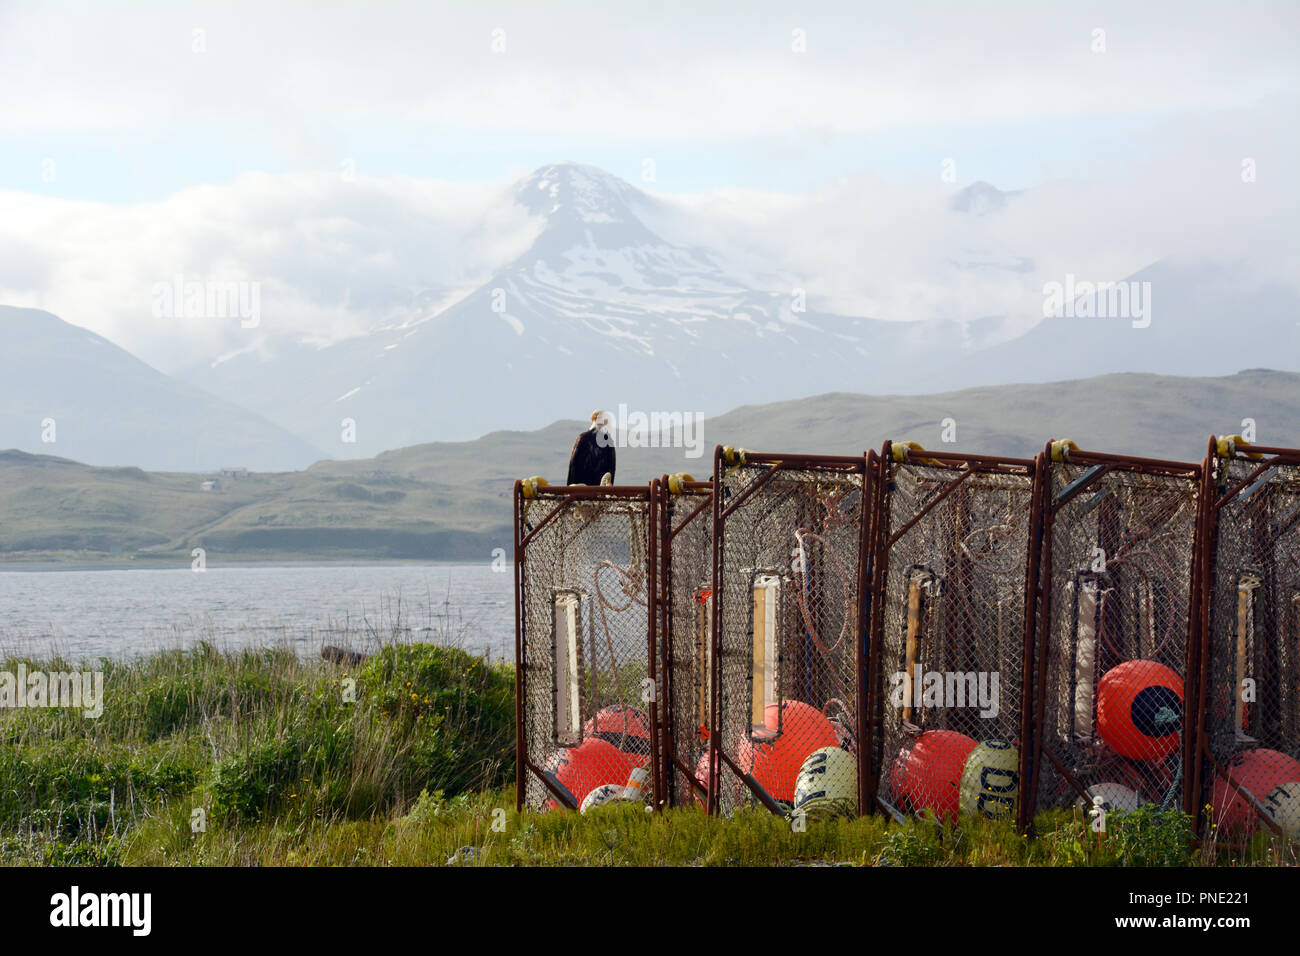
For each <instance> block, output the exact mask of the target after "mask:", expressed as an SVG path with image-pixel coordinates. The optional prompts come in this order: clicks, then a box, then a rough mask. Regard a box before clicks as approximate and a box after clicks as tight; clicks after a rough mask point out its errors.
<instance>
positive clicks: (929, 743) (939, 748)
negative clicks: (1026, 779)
mask: <svg viewBox="0 0 1300 956" xmlns="http://www.w3.org/2000/svg"><path fill="white" fill-rule="evenodd" d="M977 746H979V744H978V743H977V742H976V741H975V740H974V739H972V738H970V737H967V736H966V735H965V734H961V733H958V732H957V731H955V730H927V731H926V732H925V733H923V734H921V736H919V737H917V738H916V741H915V743H913V744H912V746H911V747H910V748H904V749H903V750H901V751H899V754H898V758H897V759H896V760H895V761H894V765H893V767H891V768H890V771H889V784H890V786H891V787H892V788H893V790H894V793H895V794H897V795H898V796H899V797H901V798H902V799H903V801H904V802H905V803H906V804H907V806H908V808H909V809H911V810H912V811H913V812H916V813H919V812H920V811H922V810H933V811H934V812H935V815H936V816H937V817H938V818H939V819H940V820H947V821H951V822H954V823H955V822H956V820H957V807H958V803H959V797H960V795H961V775H962V771H963V770H965V769H966V761H967V760H968V759H969V758H970V755H971V751H973V750H974V749H975V748H976V747H977Z"/></svg>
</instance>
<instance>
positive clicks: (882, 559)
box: [869, 442, 1036, 823]
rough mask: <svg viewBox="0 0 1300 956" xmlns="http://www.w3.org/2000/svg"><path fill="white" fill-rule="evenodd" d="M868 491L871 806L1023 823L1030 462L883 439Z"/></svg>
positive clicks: (1031, 493)
mask: <svg viewBox="0 0 1300 956" xmlns="http://www.w3.org/2000/svg"><path fill="white" fill-rule="evenodd" d="M878 467H879V469H880V476H879V479H878V481H877V482H876V488H877V499H878V502H879V504H878V518H877V520H876V528H875V531H874V533H873V554H874V560H873V561H872V570H873V577H872V600H871V604H870V606H871V609H872V611H873V612H874V613H872V614H871V617H870V622H871V623H870V629H871V649H872V653H871V656H872V660H873V662H875V666H874V667H873V673H872V677H871V682H870V685H869V686H870V687H871V688H872V691H871V698H872V699H871V703H870V713H871V715H872V722H873V726H874V728H875V730H874V741H873V747H872V755H871V761H870V774H869V778H870V781H871V783H872V785H873V791H874V795H875V797H876V802H877V805H878V807H879V808H881V809H884V810H886V811H887V812H889V813H890V814H892V815H895V816H905V815H907V814H913V813H917V814H927V815H933V816H934V817H936V818H938V819H940V820H944V821H948V822H956V821H957V820H958V819H959V818H970V817H974V816H985V817H996V818H1003V819H1011V820H1018V821H1019V822H1022V823H1023V818H1024V813H1025V809H1024V805H1023V801H1022V799H1021V797H1022V793H1021V791H1022V781H1024V780H1026V779H1028V776H1029V774H1028V762H1029V757H1030V754H1029V752H1028V750H1027V748H1025V747H1024V741H1025V740H1026V739H1028V737H1029V734H1028V732H1027V727H1026V724H1025V721H1026V720H1027V717H1028V710H1027V708H1026V707H1025V693H1024V691H1025V688H1024V674H1025V655H1026V652H1027V640H1026V633H1027V628H1026V618H1027V615H1028V614H1029V613H1031V612H1030V607H1029V605H1028V604H1027V600H1028V597H1029V592H1030V588H1029V582H1032V581H1033V580H1034V574H1035V565H1034V563H1033V560H1034V558H1035V557H1036V549H1035V548H1033V547H1031V527H1032V518H1033V516H1034V500H1035V493H1036V492H1035V485H1034V473H1035V462H1034V461H1032V460H1029V459H1015V458H997V457H987V456H974V455H961V454H954V453H947V452H931V451H924V450H921V449H917V448H908V447H905V446H903V445H900V444H893V443H889V442H887V443H886V444H885V446H884V448H883V450H882V454H881V456H880V459H879V464H878Z"/></svg>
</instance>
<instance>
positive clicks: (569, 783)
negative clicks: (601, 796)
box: [546, 737, 644, 809]
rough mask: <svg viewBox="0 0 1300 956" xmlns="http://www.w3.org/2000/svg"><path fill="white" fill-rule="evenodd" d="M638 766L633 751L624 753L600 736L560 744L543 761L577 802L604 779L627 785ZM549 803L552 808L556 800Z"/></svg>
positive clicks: (585, 797)
mask: <svg viewBox="0 0 1300 956" xmlns="http://www.w3.org/2000/svg"><path fill="white" fill-rule="evenodd" d="M643 763H644V761H643ZM638 766H641V764H638V763H637V761H636V759H635V758H634V757H633V755H632V754H625V753H623V752H622V751H621V750H619V749H618V748H617V747H615V746H614V745H613V744H611V743H608V742H607V741H604V740H601V739H600V738H599V737H588V738H587V739H586V740H584V741H583V742H582V743H580V744H578V746H576V747H561V748H560V749H559V750H557V751H556V752H555V753H553V754H551V758H550V759H549V760H548V761H547V762H546V769H547V770H549V771H550V772H551V773H553V774H555V777H556V779H557V780H559V781H560V783H562V784H564V785H565V786H566V787H567V788H568V789H569V792H570V793H572V794H573V797H574V799H575V800H577V801H578V805H579V806H581V805H582V801H583V800H585V799H587V794H589V793H591V791H593V790H595V789H596V788H597V787H600V786H604V785H605V784H607V783H609V784H617V785H618V786H620V787H623V786H626V785H627V778H628V777H629V776H631V774H632V770H633V768H635V767H638ZM549 806H550V808H551V809H555V808H556V807H557V806H558V804H557V803H556V802H555V801H554V800H552V801H551V802H550V804H549Z"/></svg>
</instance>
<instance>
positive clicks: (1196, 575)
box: [1020, 441, 1253, 832]
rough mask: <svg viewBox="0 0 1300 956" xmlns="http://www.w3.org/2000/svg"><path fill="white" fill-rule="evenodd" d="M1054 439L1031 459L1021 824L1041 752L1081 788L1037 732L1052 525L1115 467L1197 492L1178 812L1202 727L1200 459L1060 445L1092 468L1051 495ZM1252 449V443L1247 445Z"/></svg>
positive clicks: (1188, 808)
mask: <svg viewBox="0 0 1300 956" xmlns="http://www.w3.org/2000/svg"><path fill="white" fill-rule="evenodd" d="M1053 444H1054V443H1053V442H1051V441H1049V442H1047V444H1046V445H1045V447H1044V449H1043V451H1041V452H1040V453H1039V454H1038V456H1037V458H1036V459H1035V462H1036V477H1037V481H1038V484H1039V485H1040V492H1039V495H1038V496H1037V500H1036V501H1035V507H1036V508H1037V509H1039V515H1038V518H1037V521H1036V523H1035V524H1034V531H1033V533H1034V535H1035V536H1036V540H1035V542H1034V547H1035V548H1036V549H1037V552H1038V556H1037V563H1038V568H1037V575H1038V578H1037V586H1036V587H1035V588H1034V589H1033V592H1034V593H1033V595H1032V596H1031V600H1033V601H1035V602H1036V603H1037V613H1035V614H1031V615H1030V617H1029V628H1030V630H1029V631H1028V633H1027V634H1026V653H1027V654H1029V653H1030V652H1032V654H1033V658H1034V664H1035V666H1034V667H1033V668H1032V669H1027V670H1026V672H1025V680H1026V684H1027V685H1028V684H1029V683H1030V682H1032V685H1033V686H1032V687H1029V686H1027V687H1026V693H1028V694H1032V697H1031V699H1032V700H1033V704H1034V707H1033V721H1032V726H1031V727H1028V728H1026V729H1027V730H1029V731H1030V733H1031V734H1032V751H1033V753H1032V759H1031V761H1030V763H1029V777H1028V779H1025V778H1022V781H1021V783H1022V787H1024V788H1025V789H1024V790H1023V791H1022V792H1023V793H1024V794H1025V796H1024V798H1022V800H1021V807H1022V811H1023V812H1022V820H1021V821H1020V822H1021V825H1022V828H1023V829H1024V830H1025V832H1029V831H1030V830H1031V829H1032V825H1033V816H1034V813H1035V811H1036V810H1037V807H1038V796H1039V782H1040V778H1041V773H1042V768H1043V757H1044V756H1045V757H1046V758H1047V759H1048V761H1049V762H1051V763H1052V764H1053V765H1054V766H1055V768H1056V769H1057V771H1058V772H1060V773H1061V775H1062V777H1063V778H1064V779H1065V781H1066V782H1067V783H1068V784H1070V786H1071V787H1073V788H1074V789H1075V790H1076V791H1077V792H1078V793H1079V795H1080V796H1086V793H1085V789H1086V788H1085V787H1084V786H1083V784H1082V783H1081V782H1080V781H1079V780H1078V779H1077V778H1076V777H1075V776H1074V775H1073V774H1072V773H1070V772H1069V769H1068V768H1067V767H1066V766H1065V764H1064V763H1063V762H1062V761H1061V760H1060V759H1059V758H1058V757H1057V755H1056V754H1055V753H1054V752H1053V751H1052V749H1051V748H1050V747H1047V746H1045V743H1044V740H1043V737H1044V732H1043V728H1044V705H1045V698H1046V696H1047V693H1046V689H1047V668H1048V662H1049V646H1048V642H1049V640H1050V636H1051V626H1052V613H1053V609H1052V531H1053V526H1054V522H1055V519H1056V516H1057V513H1058V511H1059V510H1060V509H1061V508H1062V507H1063V506H1064V505H1065V504H1067V503H1068V502H1069V501H1071V500H1073V498H1074V497H1076V496H1077V494H1078V493H1079V492H1081V491H1083V490H1084V489H1085V488H1086V487H1087V486H1088V485H1091V484H1092V483H1094V482H1096V481H1097V480H1099V479H1100V478H1102V477H1103V476H1104V475H1106V474H1109V473H1111V472H1113V471H1122V472H1129V473H1136V474H1148V475H1165V476H1170V477H1182V478H1186V479H1189V480H1191V481H1194V482H1195V487H1196V489H1197V492H1196V518H1195V530H1194V532H1193V542H1192V547H1191V549H1190V553H1189V554H1188V562H1189V579H1188V606H1187V628H1186V634H1185V637H1184V639H1185V642H1186V646H1185V648H1184V654H1183V670H1182V673H1181V674H1180V676H1181V677H1182V679H1183V708H1182V711H1183V713H1182V724H1181V727H1180V731H1179V732H1180V737H1181V755H1180V756H1181V759H1182V774H1183V781H1182V809H1183V810H1184V812H1187V813H1191V812H1192V811H1193V806H1192V804H1193V801H1194V799H1195V796H1194V787H1193V782H1192V777H1193V765H1194V760H1193V759H1192V758H1193V753H1194V750H1195V748H1196V741H1197V740H1198V739H1199V735H1200V733H1201V732H1202V726H1201V724H1202V720H1201V714H1200V708H1199V707H1193V706H1190V705H1189V701H1193V700H1199V691H1198V688H1199V685H1200V679H1199V678H1200V667H1201V653H1200V649H1201V626H1200V621H1201V615H1202V606H1201V605H1202V601H1201V593H1202V590H1203V587H1204V584H1203V579H1204V577H1205V574H1206V573H1207V567H1206V563H1207V551H1206V542H1205V540H1204V520H1203V517H1204V512H1205V481H1206V477H1205V469H1204V467H1203V465H1201V464H1198V463H1191V462H1178V461H1169V460H1166V459H1157V458H1144V457H1138V456H1134V455H1117V454H1108V453H1104V452H1093V451H1084V450H1080V449H1077V448H1070V449H1068V451H1066V452H1065V457H1064V461H1065V462H1067V463H1069V464H1075V465H1091V466H1093V467H1092V469H1090V471H1089V472H1088V473H1086V474H1085V475H1083V476H1081V477H1080V479H1078V480H1077V481H1076V483H1075V485H1072V486H1071V487H1070V488H1068V489H1067V490H1066V491H1065V492H1062V494H1061V495H1060V496H1059V497H1057V498H1055V499H1054V498H1053V496H1052V487H1051V478H1052V473H1053V467H1052V466H1053V456H1052V449H1053ZM1252 450H1253V449H1252Z"/></svg>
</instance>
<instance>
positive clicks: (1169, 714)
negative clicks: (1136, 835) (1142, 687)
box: [1155, 707, 1183, 810]
mask: <svg viewBox="0 0 1300 956" xmlns="http://www.w3.org/2000/svg"><path fill="white" fill-rule="evenodd" d="M1155 725H1156V728H1157V729H1159V728H1163V727H1169V728H1170V729H1171V730H1177V731H1178V754H1179V756H1178V772H1177V773H1175V774H1174V780H1173V783H1171V784H1170V785H1169V792H1168V793H1166V794H1165V798H1164V800H1162V801H1161V803H1160V809H1161V810H1172V809H1173V807H1174V804H1175V803H1176V802H1177V799H1178V791H1179V790H1181V789H1182V788H1183V758H1182V753H1183V728H1182V720H1181V719H1180V718H1179V716H1178V714H1177V713H1176V712H1175V711H1174V709H1173V708H1172V707H1161V708H1160V709H1159V710H1158V711H1156V717H1155Z"/></svg>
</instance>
